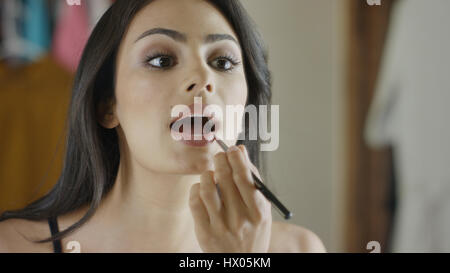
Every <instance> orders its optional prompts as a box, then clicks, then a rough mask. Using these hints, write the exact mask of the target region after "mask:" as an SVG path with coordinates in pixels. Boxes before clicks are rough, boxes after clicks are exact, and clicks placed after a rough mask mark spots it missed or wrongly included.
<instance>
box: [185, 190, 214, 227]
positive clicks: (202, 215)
mask: <svg viewBox="0 0 450 273" xmlns="http://www.w3.org/2000/svg"><path fill="white" fill-rule="evenodd" d="M189 207H190V209H191V213H192V217H193V218H194V222H195V226H196V227H198V228H200V229H201V230H203V231H205V232H207V231H209V228H210V219H209V215H208V211H207V209H206V207H205V205H204V204H203V201H202V199H201V198H200V183H196V184H194V185H192V186H191V190H190V192H189Z"/></svg>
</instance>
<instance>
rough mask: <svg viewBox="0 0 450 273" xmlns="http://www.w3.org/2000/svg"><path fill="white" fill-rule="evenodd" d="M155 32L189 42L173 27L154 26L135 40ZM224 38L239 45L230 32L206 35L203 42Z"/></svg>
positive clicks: (178, 40) (212, 41)
mask: <svg viewBox="0 0 450 273" xmlns="http://www.w3.org/2000/svg"><path fill="white" fill-rule="evenodd" d="M154 34H162V35H166V36H169V37H170V38H172V39H173V40H175V41H177V42H182V43H186V42H187V35H186V34H184V33H180V32H178V31H176V30H173V29H166V28H153V29H150V30H147V31H145V32H144V33H142V34H141V35H140V36H139V37H138V38H137V39H136V41H134V42H135V43H136V42H137V41H139V40H141V39H142V38H144V37H148V36H150V35H154ZM222 40H230V41H233V42H235V43H236V44H237V45H239V43H238V41H237V40H236V39H235V38H234V37H233V36H231V35H229V34H209V35H207V36H206V37H205V39H204V41H203V42H204V43H206V44H209V43H214V42H218V41H222Z"/></svg>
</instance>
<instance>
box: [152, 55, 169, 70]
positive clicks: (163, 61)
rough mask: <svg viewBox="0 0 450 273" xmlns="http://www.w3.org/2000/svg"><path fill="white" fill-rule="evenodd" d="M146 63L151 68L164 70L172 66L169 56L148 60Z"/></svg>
mask: <svg viewBox="0 0 450 273" xmlns="http://www.w3.org/2000/svg"><path fill="white" fill-rule="evenodd" d="M147 63H148V64H149V65H150V66H151V67H156V68H162V69H164V68H168V67H171V66H172V65H173V59H172V57H170V56H157V57H152V58H149V60H148V61H147Z"/></svg>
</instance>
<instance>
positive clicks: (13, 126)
mask: <svg viewBox="0 0 450 273" xmlns="http://www.w3.org/2000/svg"><path fill="white" fill-rule="evenodd" d="M72 81H73V76H72V75H70V74H69V73H68V72H66V71H64V70H63V69H62V68H61V67H59V66H58V65H57V64H56V63H55V62H54V61H53V60H52V59H51V57H50V56H48V55H46V56H44V57H43V58H41V59H40V60H39V61H38V62H35V63H33V64H30V65H27V66H24V67H19V68H12V67H10V66H8V65H6V64H4V63H0V212H2V211H4V210H9V209H17V208H22V207H24V206H25V205H27V204H28V203H30V202H31V201H33V200H35V199H37V198H39V197H40V196H42V195H44V194H45V193H46V192H48V191H49V190H50V188H52V187H53V185H54V184H55V183H56V181H57V179H58V177H59V175H60V172H61V166H62V154H63V151H64V145H65V122H66V116H67V109H68V105H69V100H70V92H71V85H72Z"/></svg>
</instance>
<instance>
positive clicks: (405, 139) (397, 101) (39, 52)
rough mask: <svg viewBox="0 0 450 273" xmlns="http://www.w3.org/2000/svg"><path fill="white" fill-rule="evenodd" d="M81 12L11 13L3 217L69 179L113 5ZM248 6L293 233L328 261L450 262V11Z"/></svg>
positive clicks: (31, 2) (424, 4)
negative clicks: (70, 143)
mask: <svg viewBox="0 0 450 273" xmlns="http://www.w3.org/2000/svg"><path fill="white" fill-rule="evenodd" d="M76 2H77V1H65V0H1V1H0V211H3V210H7V209H16V208H21V207H23V206H25V205H26V204H27V203H29V202H31V201H33V200H35V199H37V198H38V197H40V196H41V195H43V194H45V193H46V192H47V191H48V190H49V189H50V188H51V187H52V186H53V185H54V184H55V183H56V180H57V179H58V176H59V173H60V170H61V166H62V154H63V151H64V142H65V139H64V137H65V135H64V132H65V125H66V124H65V119H66V112H67V107H68V103H69V99H70V92H71V84H72V81H73V73H74V71H75V69H76V67H77V64H78V60H79V57H80V55H81V52H82V49H83V46H84V44H85V42H86V40H87V38H88V37H89V34H90V31H91V30H92V28H93V27H94V26H95V24H96V22H97V21H98V19H99V18H100V17H101V15H102V14H103V13H104V12H105V10H106V9H107V8H108V7H109V5H110V4H111V3H112V1H109V0H85V1H83V0H81V5H68V3H76ZM241 2H242V3H243V5H244V6H245V7H246V8H247V10H248V12H249V13H250V15H251V16H252V18H253V19H254V21H255V22H256V24H257V25H258V27H259V29H260V31H261V33H262V34H263V37H264V39H265V41H266V44H267V46H268V49H269V67H270V69H271V71H272V73H273V104H275V105H279V106H280V123H279V124H280V127H279V129H280V142H279V148H278V149H277V150H276V151H273V152H267V153H268V163H269V164H268V166H269V167H268V173H269V177H270V179H269V181H268V185H269V187H270V188H271V189H273V191H274V192H275V194H276V195H277V196H278V197H279V198H280V200H282V201H283V203H285V205H286V206H287V207H288V208H290V209H291V210H292V211H293V212H294V217H293V218H292V220H290V221H291V222H292V223H294V224H297V225H301V226H304V227H306V228H308V229H311V230H312V231H314V232H315V233H316V234H317V235H318V236H319V237H320V238H321V239H322V241H323V242H324V244H325V246H326V248H327V250H328V251H329V252H371V251H375V252H378V251H379V252H450V166H449V162H450V143H448V140H449V139H450V122H449V117H450V108H449V107H448V103H449V102H450V92H449V91H450V90H449V86H450V85H449V84H450V77H449V75H450V73H449V72H450V52H449V50H448V49H449V48H450V35H449V31H448V29H449V27H450V17H449V16H448V14H449V12H450V1H449V0H428V1H422V0H278V1H274V0H241ZM273 215H274V220H278V221H283V220H282V219H281V217H279V215H278V214H277V213H275V212H274V214H273Z"/></svg>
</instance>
